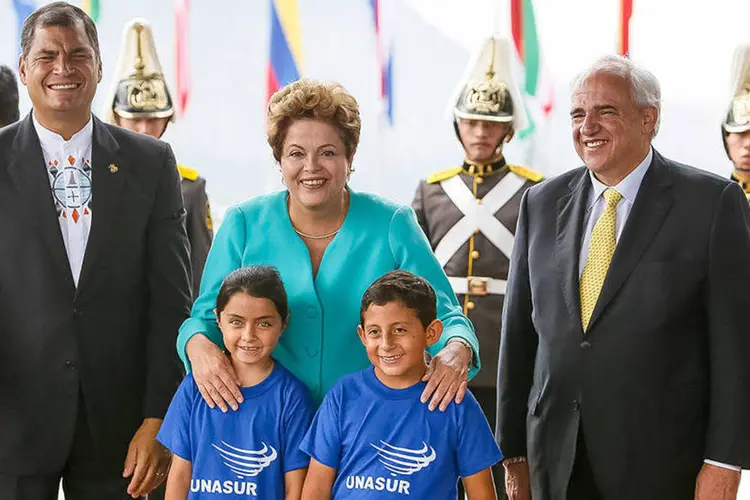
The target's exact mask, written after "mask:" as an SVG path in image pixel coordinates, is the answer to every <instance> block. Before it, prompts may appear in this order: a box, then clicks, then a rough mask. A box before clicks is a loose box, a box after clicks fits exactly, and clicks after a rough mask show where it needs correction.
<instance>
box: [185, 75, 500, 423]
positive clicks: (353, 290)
mask: <svg viewBox="0 0 750 500" xmlns="http://www.w3.org/2000/svg"><path fill="white" fill-rule="evenodd" d="M360 125H361V121H360V116H359V107H358V105H357V102H356V100H355V99H354V97H352V96H351V95H350V94H349V93H348V92H347V91H346V90H345V89H344V88H343V87H342V86H340V85H338V84H323V83H318V82H314V81H310V80H300V81H298V82H295V83H293V84H291V85H289V86H287V87H285V88H283V89H281V90H280V91H279V92H277V93H276V94H275V95H274V96H273V97H272V98H271V101H270V103H269V112H268V142H269V144H270V145H271V148H272V149H273V154H274V157H275V158H276V160H277V161H278V162H279V166H280V170H281V176H282V179H283V182H284V184H285V185H286V187H287V189H286V190H284V191H281V192H276V193H272V194H267V195H262V196H258V197H256V198H253V199H251V200H249V201H247V202H245V203H242V204H240V205H237V206H235V207H233V208H231V209H230V210H229V211H228V212H227V213H226V215H225V218H224V221H223V223H222V224H221V227H220V229H219V231H218V233H217V235H216V238H215V239H214V242H213V245H212V247H211V250H210V252H209V255H208V260H207V262H206V266H205V269H204V271H203V279H202V282H201V289H200V296H199V297H198V299H197V300H196V301H195V304H194V305H193V310H192V313H191V317H190V318H189V319H188V320H186V321H185V322H184V323H183V325H182V327H181V328H180V334H179V338H178V341H177V349H178V352H179V354H180V357H181V358H182V360H183V361H184V362H185V366H186V368H187V369H188V370H191V369H192V372H193V376H194V378H195V381H196V382H197V384H198V387H199V389H200V391H201V393H202V395H203V397H204V398H205V399H206V402H207V403H208V404H209V405H211V406H212V407H213V405H214V404H215V405H218V406H219V407H220V408H221V409H222V410H224V411H226V410H227V406H230V407H232V408H234V409H236V408H237V407H238V403H240V402H241V401H242V395H241V393H240V391H239V389H238V385H239V383H238V381H237V379H236V376H235V375H234V373H233V372H232V369H231V366H230V364H229V362H228V361H227V358H226V357H225V356H224V355H223V353H222V351H221V349H220V348H219V347H218V346H221V345H222V341H221V338H222V337H221V333H220V332H219V330H218V328H217V325H216V318H215V316H214V312H213V310H214V307H215V303H216V295H217V293H218V290H219V287H220V286H221V282H222V280H223V279H224V277H225V276H226V275H227V274H229V273H230V272H231V271H233V270H235V269H237V268H240V267H243V266H248V265H271V266H275V267H276V268H277V269H278V270H279V272H280V273H281V276H282V278H283V280H284V284H285V286H286V290H287V294H288V296H289V309H290V312H291V314H290V318H289V326H288V328H287V330H286V331H285V332H284V335H283V336H282V337H281V340H280V341H279V343H278V345H277V347H276V350H275V351H274V357H275V358H276V359H277V360H278V361H279V362H280V363H281V364H282V365H284V366H285V367H286V368H287V369H289V370H290V371H291V372H292V373H293V374H294V375H296V376H297V377H298V378H299V379H300V380H302V381H303V382H304V383H305V384H306V385H307V386H308V387H309V388H310V391H311V392H312V394H313V397H314V398H315V400H316V401H318V402H320V401H321V400H322V399H323V395H324V394H325V392H326V391H327V390H328V389H329V388H330V387H331V386H332V385H333V383H334V382H335V381H336V380H337V379H338V378H339V377H341V376H342V375H345V374H347V373H351V372H354V371H357V370H360V369H362V368H364V367H366V366H368V365H369V361H368V359H367V354H366V352H365V349H364V348H363V347H362V344H361V343H360V341H359V338H358V336H357V325H358V324H359V308H360V301H361V299H362V294H363V293H364V291H365V290H366V289H367V287H368V286H369V285H370V284H371V283H372V282H373V281H375V280H376V279H377V278H379V277H380V276H382V275H383V274H385V273H386V272H388V271H392V270H394V269H405V270H408V271H411V272H413V273H415V274H417V275H420V276H422V277H424V278H425V279H427V280H428V281H429V282H430V283H431V284H432V286H433V287H434V288H435V292H436V294H437V300H438V317H439V318H440V319H441V320H442V321H443V323H444V325H445V330H444V333H443V335H442V337H441V339H440V341H439V342H438V343H437V344H435V345H434V346H432V348H431V349H430V354H431V355H432V360H431V361H430V366H429V369H428V373H427V375H426V378H427V379H428V384H427V387H426V389H425V392H424V394H423V395H422V401H423V402H427V401H428V400H429V401H430V409H434V408H436V407H438V406H440V408H441V409H445V408H447V406H448V404H450V402H451V401H452V400H455V401H456V402H460V401H461V399H462V398H463V396H464V393H465V391H466V384H467V381H468V378H469V377H470V376H473V374H474V373H476V371H477V370H478V369H479V357H478V352H479V347H478V344H477V338H476V335H475V334H474V329H473V327H472V325H471V323H470V322H469V320H468V319H467V318H466V317H465V316H464V315H463V314H462V313H461V309H460V307H459V305H458V302H457V300H456V297H455V295H454V294H453V291H452V289H451V287H450V285H449V283H448V279H447V278H446V276H445V274H444V272H443V270H442V268H441V267H440V264H439V263H438V261H437V260H436V259H435V257H434V255H433V253H432V250H431V248H430V246H429V243H428V242H427V240H426V238H425V236H424V235H423V233H422V230H421V229H420V227H419V225H418V224H417V220H416V217H415V215H414V213H413V211H412V209H411V208H410V207H407V206H404V205H399V204H396V203H394V202H391V201H388V200H386V199H384V198H381V197H379V196H375V195H372V194H365V193H358V192H356V191H353V190H351V189H350V188H349V187H348V186H347V181H348V179H349V176H350V174H351V172H352V167H351V165H352V160H353V159H354V154H355V152H356V149H357V144H358V142H359V133H360ZM499 313H500V312H499V311H498V314H499Z"/></svg>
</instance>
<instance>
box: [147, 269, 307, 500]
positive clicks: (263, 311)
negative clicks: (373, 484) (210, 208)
mask: <svg viewBox="0 0 750 500" xmlns="http://www.w3.org/2000/svg"><path fill="white" fill-rule="evenodd" d="M215 312H216V319H217V321H218V323H219V328H220V330H221V333H222V336H223V339H224V346H225V348H226V352H227V355H228V356H229V359H230V361H231V363H232V367H233V368H234V371H235V373H236V374H237V377H238V378H239V380H240V382H241V389H240V390H241V392H242V396H243V402H242V403H241V404H240V407H239V409H238V410H237V411H230V412H228V413H223V412H222V411H221V410H220V409H219V408H218V407H217V408H210V407H209V406H208V405H207V404H206V403H205V401H204V400H203V397H202V396H201V393H200V390H199V388H198V387H197V385H196V383H195V380H194V379H193V376H192V375H190V374H188V375H187V377H185V380H183V382H182V384H181V385H180V388H179V389H178V390H177V393H176V394H175V396H174V398H173V399H172V403H171V404H170V406H169V410H168V411H167V415H166V417H165V418H164V423H163V425H162V427H161V431H160V432H159V435H158V437H157V439H158V440H159V442H161V443H162V444H163V445H164V446H166V447H167V448H169V449H170V450H171V451H172V453H173V454H174V458H173V460H172V468H171V469H170V471H169V477H168V478H167V492H166V500H178V499H179V500H186V499H190V500H194V499H203V498H211V499H215V498H220V497H221V495H224V496H226V497H227V498H236V497H256V498H263V499H299V498H300V496H301V494H302V483H303V482H304V479H305V474H306V472H307V466H308V464H309V458H308V457H307V455H306V454H305V453H303V452H301V451H300V450H299V445H300V442H301V441H302V438H303V437H304V435H305V432H306V431H307V428H308V426H309V424H310V421H311V420H312V415H313V413H314V406H313V403H312V400H311V398H310V396H309V394H308V390H307V388H306V387H305V386H304V385H303V384H302V382H300V381H299V380H298V379H297V378H295V377H294V376H293V375H292V374H291V373H290V372H289V371H287V370H286V369H285V368H284V367H283V366H281V365H280V364H279V363H277V362H275V361H274V359H273V358H272V357H271V353H272V352H273V349H274V347H276V343H277V342H278V340H279V337H280V336H281V333H282V331H283V330H284V327H285V326H286V323H287V318H288V309H287V297H286V292H285V291H284V285H283V283H282V282H281V277H280V276H279V273H278V272H277V271H276V269H274V268H272V267H265V266H253V267H245V268H242V269H238V270H236V271H234V272H232V273H231V274H230V275H229V276H227V277H226V279H225V280H224V283H222V285H221V289H220V291H219V295H218V297H217V299H216V311H215Z"/></svg>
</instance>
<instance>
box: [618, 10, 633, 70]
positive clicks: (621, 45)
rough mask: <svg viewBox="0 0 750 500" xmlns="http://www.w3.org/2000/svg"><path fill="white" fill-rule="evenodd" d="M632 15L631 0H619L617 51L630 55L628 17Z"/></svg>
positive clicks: (626, 55)
mask: <svg viewBox="0 0 750 500" xmlns="http://www.w3.org/2000/svg"><path fill="white" fill-rule="evenodd" d="M632 16H633V0H620V39H619V41H618V44H617V53H618V54H620V55H623V56H625V57H630V18H631V17H632Z"/></svg>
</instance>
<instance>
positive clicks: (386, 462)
mask: <svg viewBox="0 0 750 500" xmlns="http://www.w3.org/2000/svg"><path fill="white" fill-rule="evenodd" d="M370 446H372V447H373V448H375V449H376V450H377V451H378V453H377V457H378V461H379V462H380V463H381V464H382V465H383V467H385V468H386V470H387V471H388V472H390V473H391V476H393V477H382V476H370V475H357V476H347V477H346V480H345V482H344V484H345V486H346V488H347V489H349V490H372V491H387V492H389V493H396V494H398V495H411V491H410V490H411V483H410V482H409V481H407V480H405V479H400V478H398V477H397V476H411V475H412V474H414V473H415V472H419V471H421V470H424V469H426V468H427V467H429V465H430V464H431V463H432V462H434V461H435V459H436V458H437V453H435V448H433V447H432V446H429V445H428V444H427V443H425V442H424V441H422V447H421V448H417V449H411V448H401V447H398V446H393V445H392V444H390V443H386V442H385V441H383V440H381V441H380V444H379V445H376V444H373V443H370Z"/></svg>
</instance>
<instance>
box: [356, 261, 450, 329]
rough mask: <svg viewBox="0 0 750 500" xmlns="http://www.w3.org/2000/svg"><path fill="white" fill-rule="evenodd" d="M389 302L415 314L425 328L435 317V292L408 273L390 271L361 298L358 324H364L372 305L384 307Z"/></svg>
mask: <svg viewBox="0 0 750 500" xmlns="http://www.w3.org/2000/svg"><path fill="white" fill-rule="evenodd" d="M390 302H401V303H402V304H403V305H405V306H406V307H408V308H409V309H413V310H415V311H416V312H417V317H418V318H419V321H420V322H421V323H422V326H423V327H425V328H427V326H428V325H429V324H430V323H432V322H433V321H435V318H436V317H437V300H436V298H435V290H433V289H432V286H430V284H429V283H428V282H427V280H425V279H423V278H420V277H419V276H417V275H415V274H412V273H410V272H409V271H400V270H399V271H391V272H389V273H387V274H384V275H383V276H381V277H380V278H378V279H377V280H375V282H374V283H373V284H372V285H370V287H369V288H368V289H367V291H366V292H365V294H364V295H363V296H362V305H361V306H360V309H359V324H360V325H362V326H364V324H365V312H366V311H367V309H369V307H370V306H371V305H373V304H375V305H376V306H384V305H386V304H388V303H390Z"/></svg>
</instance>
